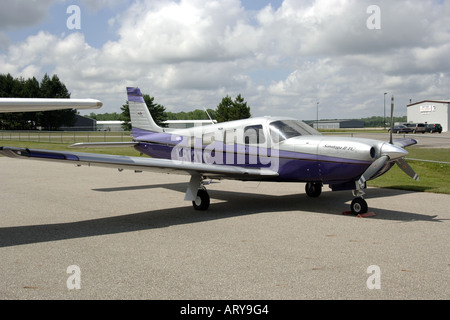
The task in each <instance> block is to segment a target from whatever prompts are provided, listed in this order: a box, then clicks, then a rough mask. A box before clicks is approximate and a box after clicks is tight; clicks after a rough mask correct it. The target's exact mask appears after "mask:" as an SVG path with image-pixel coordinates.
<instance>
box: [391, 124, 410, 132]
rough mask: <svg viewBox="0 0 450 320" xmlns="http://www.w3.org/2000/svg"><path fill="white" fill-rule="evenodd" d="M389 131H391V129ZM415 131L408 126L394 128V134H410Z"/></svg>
mask: <svg viewBox="0 0 450 320" xmlns="http://www.w3.org/2000/svg"><path fill="white" fill-rule="evenodd" d="M389 131H391V129H390V128H389ZM412 131H413V129H412V128H408V127H407V126H395V127H394V128H393V131H392V132H394V133H410V132H412Z"/></svg>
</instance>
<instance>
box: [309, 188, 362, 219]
mask: <svg viewBox="0 0 450 320" xmlns="http://www.w3.org/2000/svg"><path fill="white" fill-rule="evenodd" d="M322 186H323V185H322V183H321V182H308V183H306V186H305V191H306V194H307V195H308V197H311V198H317V197H319V196H320V194H321V193H322ZM365 188H366V185H365V183H364V184H362V185H360V184H359V183H358V182H357V183H356V190H353V195H354V197H355V198H354V199H353V201H352V203H351V204H350V209H351V212H352V214H354V215H358V214H364V213H367V210H368V206H367V202H366V200H364V199H363V198H362V196H363V195H364V194H365V192H364V191H363V189H365Z"/></svg>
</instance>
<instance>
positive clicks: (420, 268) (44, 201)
mask: <svg viewBox="0 0 450 320" xmlns="http://www.w3.org/2000/svg"><path fill="white" fill-rule="evenodd" d="M188 181H189V177H188V176H177V175H167V174H152V173H134V172H132V171H123V172H118V171H117V170H114V169H106V168H93V167H92V168H89V167H80V168H78V167H75V166H72V165H67V164H58V163H56V164H54V163H47V162H41V161H28V160H14V159H9V158H0V201H1V206H0V219H1V220H0V221H1V222H0V257H1V259H0V272H1V275H0V299H2V300H9V299H14V300H16V299H18V300H34V299H40V300H41V299H42V300H47V299H52V300H54V299H57V300H59V299H62V300H79V299H89V300H91V299H94V300H97V299H99V300H105V299H114V300H115V299H121V300H122V299H124V300H129V299H132V300H135V299H152V300H153V299H156V300H185V299H187V300H210V299H218V300H311V299H313V300H316V299H318V300H322V299H326V300H356V299H357V300H360V299H364V300H381V299H382V300H398V299H402V300H416V299H420V300H429V299H431V300H435V299H436V300H442V299H445V300H447V299H449V298H450V288H449V271H450V250H449V235H450V210H449V209H448V205H449V203H450V195H442V194H433V193H423V192H420V193H419V192H408V191H400V190H391V189H380V188H369V189H368V190H367V194H366V196H365V198H366V200H367V202H368V205H369V211H370V212H373V213H374V214H375V215H374V216H371V217H367V218H359V217H356V216H354V215H345V214H343V212H344V211H347V210H349V204H350V202H351V200H352V198H353V196H352V194H351V192H350V191H342V192H331V190H329V189H328V188H324V191H323V193H322V195H321V196H320V197H319V198H315V199H313V198H309V197H307V196H306V194H305V192H304V184H293V183H258V182H237V181H221V182H220V183H212V184H211V185H209V186H208V187H207V188H208V191H209V193H210V196H211V206H210V209H209V210H208V211H206V212H199V211H195V210H194V209H193V208H192V205H191V203H190V202H185V201H184V200H183V199H184V192H185V189H186V186H187V183H188Z"/></svg>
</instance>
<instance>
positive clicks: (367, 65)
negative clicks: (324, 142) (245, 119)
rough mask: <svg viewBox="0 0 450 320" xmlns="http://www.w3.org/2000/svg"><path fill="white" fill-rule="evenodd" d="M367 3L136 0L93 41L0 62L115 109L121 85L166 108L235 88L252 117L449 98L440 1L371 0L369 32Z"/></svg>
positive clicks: (58, 40) (46, 46)
mask: <svg viewBox="0 0 450 320" xmlns="http://www.w3.org/2000/svg"><path fill="white" fill-rule="evenodd" d="M52 2H53V1H50V0H47V2H46V3H45V5H44V7H45V6H47V8H48V6H49V5H51V3H52ZM14 3H15V1H14ZM86 3H88V2H86ZM20 4H21V5H22V7H23V6H24V2H21V3H20ZM371 4H372V1H369V0H358V1H356V0H335V1H329V0H327V1H325V0H315V1H294V0H285V1H283V3H282V5H281V6H279V7H278V8H276V9H275V8H273V7H272V6H270V5H267V6H266V7H264V8H262V9H260V10H259V11H256V12H255V11H251V12H250V11H248V10H246V9H245V8H244V7H243V5H242V3H241V2H240V1H239V0H221V1H219V0H211V1H206V2H205V1H200V0H180V1H169V0H167V1H163V0H158V1H136V2H133V3H132V4H130V5H129V6H128V7H127V10H125V11H123V12H120V13H117V14H116V15H115V16H113V17H108V20H109V22H110V23H114V27H115V29H114V30H116V31H117V34H115V35H114V37H113V39H114V40H109V41H107V42H106V43H105V44H104V45H103V46H102V47H99V48H95V47H93V46H91V45H89V44H88V43H87V41H86V37H85V34H83V33H82V32H89V31H88V30H86V31H85V30H83V29H82V30H81V32H72V33H66V34H53V33H51V32H50V31H41V32H39V33H37V34H35V35H30V36H29V37H28V38H27V39H26V40H25V41H23V42H20V43H13V44H9V45H8V49H7V51H5V53H4V54H2V55H0V66H1V68H2V72H11V73H12V74H14V75H15V76H19V75H24V76H27V77H28V76H31V75H35V76H36V77H40V76H41V75H42V74H43V73H44V72H49V73H56V74H58V76H59V77H60V78H61V79H62V80H63V81H64V82H65V83H66V85H67V86H68V87H69V89H70V90H71V92H72V94H73V95H76V96H77V97H83V96H84V97H87V96H89V97H94V98H101V99H102V100H104V101H105V107H104V112H111V109H114V110H115V111H118V110H119V107H120V105H121V104H122V103H123V102H124V101H125V99H126V96H125V89H124V88H125V86H126V85H138V86H140V87H141V89H142V90H143V91H144V92H146V93H147V92H148V93H149V94H151V95H152V96H155V99H156V101H157V102H158V103H161V104H163V105H165V106H166V107H168V108H169V109H171V111H181V110H185V111H187V110H191V109H192V108H198V107H202V106H206V107H215V106H216V105H217V104H218V103H219V102H220V100H221V98H222V97H223V96H225V95H226V94H229V95H231V96H235V95H237V94H238V93H241V94H242V95H243V96H244V98H245V99H246V100H248V101H249V102H250V106H251V107H252V112H253V114H254V115H265V114H272V115H286V116H294V117H296V118H301V119H314V118H315V109H314V106H315V105H316V103H317V101H320V104H319V105H320V112H321V115H322V116H323V117H327V118H352V117H360V116H371V115H376V114H380V110H382V109H380V105H382V103H383V101H382V99H383V93H384V92H389V93H390V94H391V93H392V94H395V95H396V96H397V97H398V98H399V99H398V101H399V104H400V105H405V104H406V103H407V102H409V99H410V98H412V99H428V98H433V99H435V98H436V99H437V98H448V97H445V95H448V88H449V87H450V86H449V77H450V62H449V61H450V60H449V59H448V56H449V54H450V45H449V43H450V32H449V31H450V28H449V27H448V26H449V25H450V21H449V19H450V15H449V13H450V10H449V7H450V6H449V2H448V1H444V2H440V1H431V0H426V1H407V0H404V1H387V0H381V1H378V4H377V5H378V6H379V8H380V18H381V22H380V26H381V28H380V29H376V30H371V29H369V28H367V19H368V18H369V17H370V14H369V13H368V12H367V8H368V6H370V5H371ZM107 5H112V6H118V3H117V2H116V1H115V0H111V1H107V0H104V1H102V0H99V1H96V2H90V5H89V6H90V7H89V8H90V9H89V10H92V12H95V11H96V10H100V9H101V8H105V6H107ZM18 6H20V5H19V4H18ZM36 10H40V9H36ZM45 15H46V11H45V9H44V10H43V11H39V14H37V15H36V17H35V19H43V18H45ZM21 19H22V18H19V17H15V18H11V21H12V22H9V23H6V22H3V23H4V24H5V26H6V25H11V26H15V27H19V26H20V25H21V24H22V23H25V22H21V21H22V20H21ZM14 21H15V22H14ZM0 36H1V34H0ZM280 70H282V71H280ZM262 74H263V75H264V77H261V75H262ZM270 77H272V78H270ZM380 101H381V102H380ZM396 101H397V100H396ZM107 108H111V109H107ZM399 112H402V108H399ZM404 113H406V111H405V110H404Z"/></svg>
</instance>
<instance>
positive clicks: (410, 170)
mask: <svg viewBox="0 0 450 320" xmlns="http://www.w3.org/2000/svg"><path fill="white" fill-rule="evenodd" d="M395 162H396V163H397V165H398V166H399V167H400V169H402V170H403V172H405V173H406V174H407V175H408V176H410V177H411V178H413V179H414V180H416V181H417V180H419V176H418V175H417V173H415V172H414V170H413V168H411V167H410V166H409V164H408V163H407V162H406V160H405V159H404V158H400V159H397V160H395Z"/></svg>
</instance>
